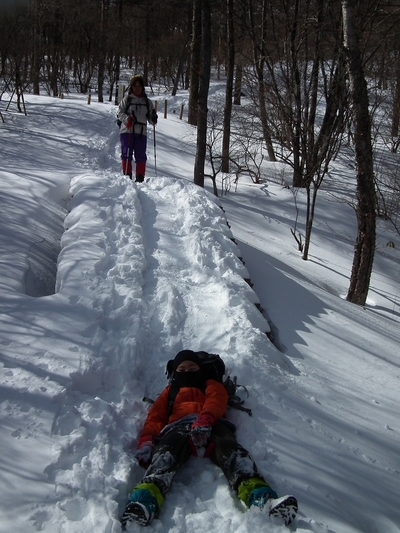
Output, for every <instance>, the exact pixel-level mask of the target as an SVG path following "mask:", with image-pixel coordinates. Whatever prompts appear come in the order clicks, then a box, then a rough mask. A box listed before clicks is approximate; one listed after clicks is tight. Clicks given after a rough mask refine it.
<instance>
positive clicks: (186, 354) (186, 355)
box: [173, 350, 201, 371]
mask: <svg viewBox="0 0 400 533" xmlns="http://www.w3.org/2000/svg"><path fill="white" fill-rule="evenodd" d="M183 361H193V362H194V363H196V365H199V366H200V365H201V361H200V357H199V356H198V355H197V353H196V352H193V351H192V350H182V351H181V352H179V353H178V354H176V356H175V359H174V364H173V369H174V371H175V370H176V369H177V368H178V366H179V365H180V364H181V363H182V362H183Z"/></svg>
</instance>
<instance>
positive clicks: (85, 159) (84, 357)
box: [0, 85, 400, 533]
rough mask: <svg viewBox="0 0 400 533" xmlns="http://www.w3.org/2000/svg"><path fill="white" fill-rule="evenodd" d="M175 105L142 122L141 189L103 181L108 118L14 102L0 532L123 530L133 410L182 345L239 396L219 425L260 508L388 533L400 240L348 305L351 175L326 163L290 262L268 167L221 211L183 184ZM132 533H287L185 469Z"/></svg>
mask: <svg viewBox="0 0 400 533" xmlns="http://www.w3.org/2000/svg"><path fill="white" fill-rule="evenodd" d="M218 88H219V87H218V85H216V86H215V87H214V88H213V94H214V95H216V94H218ZM186 96H187V95H185V94H184V95H183V96H179V97H177V98H174V99H172V98H171V99H170V100H169V116H168V118H167V119H164V118H163V117H162V116H160V120H159V124H158V126H157V129H156V132H157V138H156V141H157V142H156V148H157V159H156V161H157V174H158V176H159V177H156V176H155V171H154V163H155V158H154V139H153V137H152V133H151V135H150V137H149V162H148V172H147V175H148V176H149V177H150V180H149V181H148V182H147V183H144V184H139V185H137V184H134V183H132V182H130V181H129V180H127V179H126V178H125V177H123V176H121V175H120V171H119V167H120V163H119V147H118V131H117V128H116V126H115V107H114V106H112V105H111V104H97V103H92V104H91V105H90V106H89V105H87V104H86V99H85V98H84V97H80V96H73V95H70V96H68V97H66V98H65V99H64V100H58V99H53V98H49V97H45V96H41V97H37V96H29V95H28V96H26V97H25V98H26V102H27V110H28V115H27V116H26V117H25V116H23V115H20V114H17V113H16V109H15V106H14V107H13V106H11V108H10V110H9V111H8V112H7V113H4V115H5V119H6V123H5V124H0V137H1V145H0V146H1V148H0V151H1V166H0V194H1V210H0V228H1V237H0V243H1V244H0V246H1V248H0V262H1V270H0V298H1V299H0V305H1V308H0V311H1V321H0V346H1V352H0V364H1V374H0V379H1V384H0V423H1V433H0V444H1V451H2V453H1V459H0V461H1V469H0V483H1V490H0V494H1V496H0V513H1V514H0V532H1V533H3V532H4V533H5V532H7V533H11V532H14V533H27V532H36V531H47V532H50V533H56V532H57V533H78V532H79V533H93V532H94V531H96V533H100V532H104V533H111V532H113V533H116V532H119V531H120V525H119V521H118V519H119V516H120V514H121V512H122V509H123V507H124V505H125V502H126V495H127V492H128V490H129V488H132V486H133V485H134V484H135V483H136V482H138V481H139V480H140V477H141V475H142V471H141V469H140V468H139V466H137V465H136V463H135V461H134V459H133V456H132V453H131V449H132V446H133V447H134V445H135V442H136V439H137V436H138V432H139V431H140V428H141V425H142V423H143V421H144V418H145V415H146V411H147V409H148V405H147V404H146V403H144V402H142V397H143V396H144V395H146V396H150V397H155V396H156V395H157V394H158V393H159V392H160V391H161V390H162V388H163V387H164V386H165V385H166V377H165V375H164V368H165V363H166V361H167V360H168V359H169V358H171V357H173V356H174V355H175V353H176V352H177V351H179V350H181V349H182V348H192V349H195V350H196V349H203V350H208V351H214V352H217V353H219V354H220V355H221V356H222V357H223V358H224V360H225V361H226V363H227V366H228V370H229V373H230V374H231V375H238V377H239V381H240V382H241V383H243V384H244V385H246V387H247V388H248V391H249V393H250V397H249V399H247V400H246V405H248V406H249V407H251V408H252V410H253V417H252V418H250V417H248V416H247V415H246V414H245V413H239V412H236V411H230V412H229V417H230V418H231V419H232V420H233V421H234V422H235V423H236V424H237V426H238V436H239V440H240V441H241V443H242V444H243V445H244V446H245V447H247V448H248V449H249V450H250V451H251V453H252V455H253V457H254V458H255V460H256V462H257V464H258V466H259V469H260V470H261V471H262V472H263V474H264V475H265V476H266V478H267V479H268V480H269V481H270V482H271V484H272V485H273V486H274V488H275V489H276V490H277V491H278V493H280V494H284V493H293V494H294V495H295V496H296V497H297V498H298V500H299V506H300V510H299V515H298V519H297V520H296V522H295V524H293V526H291V529H292V530H296V531H298V532H306V531H307V532H309V531H313V532H316V533H398V532H399V531H400V511H399V506H398V492H399V491H398V486H399V475H400V459H399V445H400V442H399V441H400V439H399V432H400V425H399V406H398V404H399V396H400V394H399V375H400V370H399V341H400V332H399V321H400V320H399V317H400V304H399V299H400V290H399V286H400V280H399V266H398V265H399V246H400V240H399V238H398V237H397V236H396V235H395V234H394V233H390V229H389V228H387V227H386V226H383V225H382V223H380V226H379V228H378V230H379V231H378V234H379V249H378V252H377V255H376V260H375V265H374V273H373V277H372V281H371V290H370V295H369V299H368V304H367V306H366V307H365V308H361V307H357V306H354V305H351V304H349V303H348V302H346V301H345V299H344V298H345V295H346V291H347V288H348V282H349V276H350V270H351V262H352V249H353V240H354V236H355V217H354V213H353V211H352V210H351V209H350V207H349V206H348V204H347V203H345V202H343V201H341V200H342V199H343V197H346V195H348V194H350V191H351V190H352V187H353V185H354V176H353V175H352V171H351V168H350V165H348V164H346V161H345V159H343V160H342V162H339V161H338V162H336V163H335V166H334V167H333V168H332V172H331V176H330V179H329V180H327V183H326V189H325V191H324V192H323V193H321V196H320V199H319V201H318V209H317V219H316V223H315V232H314V234H313V242H312V245H311V249H310V252H311V255H310V260H309V261H307V262H305V261H303V260H302V259H301V257H300V255H299V252H298V251H297V250H296V243H295V242H294V240H293V237H292V236H291V234H290V228H291V227H293V220H294V217H295V206H294V201H293V195H292V193H291V191H290V190H288V189H287V188H285V187H284V186H282V184H281V180H282V176H283V174H284V173H285V167H283V166H282V165H280V164H274V165H273V164H269V163H264V176H265V178H266V181H265V182H264V183H262V184H261V185H255V184H253V183H252V182H251V181H250V180H247V179H246V178H242V179H241V180H240V182H239V185H238V188H237V191H236V192H235V191H234V189H233V188H232V189H231V191H230V192H229V193H228V194H227V196H224V197H223V198H222V199H221V200H219V199H216V198H215V197H213V196H212V195H211V194H210V193H209V192H206V191H203V190H202V189H199V188H197V187H196V186H194V185H193V184H192V183H191V182H192V176H193V161H194V159H193V157H194V151H195V150H194V131H193V129H192V128H191V127H189V126H188V125H187V124H186V123H185V122H184V121H179V120H178V117H177V113H178V111H179V106H180V104H181V102H182V101H186V100H185V99H186ZM3 104H5V102H3V103H2V105H1V110H2V112H4V109H5V105H3ZM173 110H176V111H177V113H176V114H174V113H173ZM339 196H340V197H339ZM297 204H298V206H299V208H300V211H302V210H303V209H304V198H303V197H302V196H301V193H299V195H298V197H297ZM221 206H222V207H223V208H224V210H225V212H224V211H222V210H221ZM227 221H228V222H229V224H230V225H231V230H230V229H229V227H228V225H227V223H226V222H227ZM300 227H301V226H300ZM232 237H234V238H235V241H236V242H237V244H238V246H237V245H236V244H235V243H234V242H233V240H232ZM389 240H391V241H393V242H395V244H396V248H394V249H392V248H389V247H387V246H386V243H387V242H388V241H389ZM55 258H58V259H57V264H55V261H56V259H55ZM239 258H243V260H244V262H245V265H243V262H242V261H241V260H240V259H239ZM249 278H250V279H251V281H252V282H253V283H254V291H253V290H252V289H251V287H250V286H249V284H248V283H247V282H246V281H244V279H249ZM54 286H55V289H54ZM258 303H260V304H261V306H262V308H264V309H265V316H263V315H262V314H261V313H260V312H259V310H258V308H257V307H256V305H255V304H258ZM267 319H268V320H267ZM267 334H268V335H267ZM271 335H272V337H273V339H274V342H275V346H274V345H273V344H272V343H271V342H270V340H269V338H268V337H269V336H271ZM276 346H277V347H279V348H280V350H278V349H277V347H276ZM148 530H149V531H150V532H151V531H154V532H157V533H161V532H166V531H169V532H171V533H184V532H186V531H191V532H192V533H204V531H206V530H207V531H209V532H210V533H212V532H218V533H220V532H221V533H225V532H226V533H227V532H232V531H235V532H236V531H237V532H239V533H248V532H250V531H252V530H263V531H264V530H265V531H271V532H275V531H276V532H278V531H282V532H283V531H285V530H286V528H284V527H283V526H278V525H276V524H272V523H271V522H270V521H269V520H268V518H267V517H265V516H264V514H262V513H257V512H252V511H246V510H244V509H243V508H242V506H241V505H240V503H239V502H238V500H237V498H236V497H235V496H234V495H232V493H231V491H230V489H229V488H228V486H227V483H226V481H225V479H224V478H223V476H222V474H221V472H220V471H219V470H218V469H217V468H216V467H214V466H213V465H212V464H211V463H209V462H208V461H207V460H202V459H195V458H193V459H191V460H190V461H189V462H188V464H187V465H186V467H185V468H184V469H183V470H182V471H181V472H179V474H178V475H177V477H176V479H175V481H174V484H173V487H172V490H171V493H170V494H169V495H168V498H167V499H166V502H165V505H164V507H163V509H162V513H161V515H160V518H159V519H158V520H155V521H154V522H153V525H152V526H150V527H149V528H148Z"/></svg>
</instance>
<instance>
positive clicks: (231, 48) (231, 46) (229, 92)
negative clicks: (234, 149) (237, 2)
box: [221, 0, 235, 172]
mask: <svg viewBox="0 0 400 533" xmlns="http://www.w3.org/2000/svg"><path fill="white" fill-rule="evenodd" d="M226 4H227V13H226V17H227V29H228V72H227V79H226V89H225V112H224V134H223V139H222V168H221V170H222V172H229V143H230V137H231V115H232V96H233V75H234V69H235V39H234V24H233V0H227V3H226Z"/></svg>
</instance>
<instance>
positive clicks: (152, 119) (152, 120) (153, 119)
mask: <svg viewBox="0 0 400 533" xmlns="http://www.w3.org/2000/svg"><path fill="white" fill-rule="evenodd" d="M157 120H158V115H157V113H156V110H155V109H153V110H152V112H151V122H152V123H153V124H154V126H155V125H156V124H157Z"/></svg>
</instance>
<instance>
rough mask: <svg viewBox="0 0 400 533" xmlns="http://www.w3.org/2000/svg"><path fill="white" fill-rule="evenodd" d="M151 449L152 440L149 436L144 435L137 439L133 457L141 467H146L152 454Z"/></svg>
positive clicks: (152, 447)
mask: <svg viewBox="0 0 400 533" xmlns="http://www.w3.org/2000/svg"><path fill="white" fill-rule="evenodd" d="M153 450H154V442H153V438H152V437H151V436H149V435H145V436H143V437H142V438H141V439H139V442H138V446H137V450H136V452H135V458H136V460H137V462H138V463H139V464H140V466H141V467H142V468H148V466H149V464H150V461H151V458H152V456H153Z"/></svg>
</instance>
